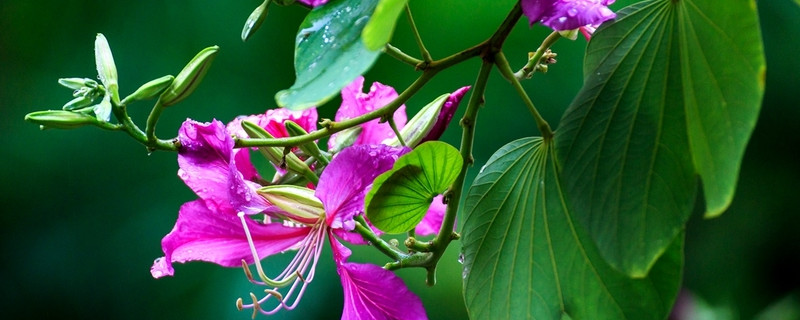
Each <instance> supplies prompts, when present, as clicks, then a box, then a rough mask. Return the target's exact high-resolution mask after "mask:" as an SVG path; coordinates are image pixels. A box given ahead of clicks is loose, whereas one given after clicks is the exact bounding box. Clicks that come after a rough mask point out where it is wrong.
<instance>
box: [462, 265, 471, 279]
mask: <svg viewBox="0 0 800 320" xmlns="http://www.w3.org/2000/svg"><path fill="white" fill-rule="evenodd" d="M467 277H469V268H466V267H465V268H464V270H462V271H461V278H462V279H466V278H467Z"/></svg>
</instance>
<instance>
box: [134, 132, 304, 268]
mask: <svg viewBox="0 0 800 320" xmlns="http://www.w3.org/2000/svg"><path fill="white" fill-rule="evenodd" d="M178 138H179V139H180V142H181V150H180V151H179V152H178V165H179V167H180V169H179V170H178V176H180V178H181V179H183V181H184V182H185V183H186V185H187V186H189V188H191V189H192V190H193V191H194V192H195V193H196V194H197V196H198V197H199V198H200V199H198V200H194V201H191V202H187V203H185V204H184V205H183V206H181V208H180V211H179V213H178V220H177V222H176V223H175V227H174V228H173V229H172V231H171V232H170V233H169V234H167V235H166V236H165V237H164V239H162V241H161V246H162V249H163V251H164V257H161V258H158V259H156V260H155V262H154V263H153V267H152V268H151V269H150V272H151V274H152V275H153V277H155V278H160V277H163V276H171V275H173V273H174V269H173V267H172V264H173V263H175V262H178V263H183V262H187V261H207V262H213V263H216V264H219V265H221V266H226V267H237V266H240V265H241V261H242V259H244V260H245V261H247V262H249V263H252V262H253V259H252V255H251V246H253V245H251V244H250V242H249V240H252V242H253V243H254V246H255V248H256V250H257V251H258V253H259V254H262V255H270V254H274V253H277V252H282V251H285V250H289V249H293V248H296V247H297V246H298V243H300V241H301V240H302V239H303V238H304V237H305V234H306V233H307V230H306V229H307V228H295V227H286V226H283V225H281V224H280V223H261V224H259V223H256V222H255V221H250V222H249V223H248V227H249V228H250V230H251V234H252V236H251V237H248V236H247V235H245V232H244V230H242V227H241V223H240V221H239V218H238V217H237V213H238V212H243V213H245V214H248V215H249V214H256V213H261V212H278V211H279V209H278V208H277V207H275V206H273V205H271V204H270V203H268V202H267V201H266V200H265V199H264V198H262V197H261V196H260V195H258V194H257V193H256V189H258V188H259V187H261V186H260V185H259V184H257V183H254V182H252V181H249V180H250V179H252V178H253V177H254V174H253V172H255V170H252V172H250V171H249V170H240V168H241V167H247V166H252V164H249V162H248V163H237V161H238V160H237V159H235V157H234V152H233V139H232V137H231V135H230V133H229V132H228V130H226V129H225V126H224V125H223V124H222V123H221V122H219V121H216V120H214V121H213V122H211V123H198V122H195V121H192V120H187V121H186V122H184V123H183V125H182V126H181V129H180V131H179V134H178Z"/></svg>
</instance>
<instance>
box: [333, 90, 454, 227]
mask: <svg viewBox="0 0 800 320" xmlns="http://www.w3.org/2000/svg"><path fill="white" fill-rule="evenodd" d="M363 87H364V77H362V76H359V77H358V78H356V79H355V80H353V82H352V83H350V84H349V85H347V86H346V87H345V88H344V89H342V105H341V106H340V107H339V110H338V111H337V112H336V121H342V120H347V119H352V118H355V117H358V116H361V115H363V114H366V113H368V112H370V111H373V110H377V109H380V108H382V107H384V106H386V105H387V104H388V103H390V102H391V101H392V100H394V99H396V98H397V91H395V90H394V88H392V87H391V86H387V85H384V84H382V83H380V82H374V83H372V86H371V87H370V90H369V92H367V93H364V92H363ZM469 89H470V86H465V87H461V88H459V89H457V90H456V91H454V92H453V93H451V94H450V95H449V96H448V97H447V99H446V100H445V102H444V104H443V105H442V108H441V111H440V112H439V114H438V117H437V118H436V119H435V122H434V123H433V125H432V126H431V129H430V130H429V131H428V132H427V134H426V135H425V136H424V138H422V139H421V141H420V143H422V142H425V141H430V140H437V139H439V137H441V136H442V134H443V133H444V131H445V129H447V126H448V124H449V123H450V120H452V118H453V115H454V114H455V112H456V110H457V109H458V104H459V103H460V102H461V100H462V99H463V98H464V95H465V94H466V93H467V91H469ZM406 119H407V117H406V111H405V105H402V106H400V107H399V108H398V109H397V110H396V111H395V113H394V121H395V124H396V125H397V127H398V130H402V129H403V126H405V124H406ZM348 130H351V131H350V132H343V133H339V134H334V135H333V136H331V138H330V139H329V140H328V146H329V149H330V150H337V149H340V148H344V147H346V146H349V145H364V144H382V143H386V141H388V140H391V139H393V138H395V137H396V134H395V132H394V131H393V130H392V128H391V126H390V125H389V124H388V123H380V122H379V119H375V120H372V121H369V122H366V123H364V124H362V125H360V126H358V127H355V128H353V129H348ZM352 130H356V131H352ZM340 135H348V137H347V139H342V138H340V137H341V136H340ZM343 140H350V141H343ZM395 140H396V139H395ZM340 144H344V145H340ZM446 209H447V206H446V205H445V204H443V203H442V197H441V196H438V197H435V198H434V199H433V202H432V204H431V207H430V208H429V209H428V213H427V214H426V215H425V218H424V219H423V221H422V222H421V223H420V224H419V225H417V227H416V228H415V230H414V231H415V234H416V235H418V236H427V235H431V234H434V233H437V232H438V231H439V227H440V226H441V222H442V219H443V217H444V213H445V210H446Z"/></svg>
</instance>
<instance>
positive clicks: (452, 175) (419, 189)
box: [364, 141, 463, 233]
mask: <svg viewBox="0 0 800 320" xmlns="http://www.w3.org/2000/svg"><path fill="white" fill-rule="evenodd" d="M462 164H463V159H461V154H460V153H459V152H458V150H456V148H453V147H452V146H450V145H449V144H447V143H444V142H440V141H429V142H426V143H423V144H421V145H419V146H418V147H417V148H416V149H414V150H413V151H411V152H409V153H407V154H405V155H403V156H402V157H400V158H399V159H397V162H395V163H394V167H392V169H391V170H389V171H386V172H384V173H383V174H381V175H379V176H378V177H377V178H375V181H374V182H373V183H372V189H370V191H369V192H368V193H367V195H366V197H365V198H364V203H365V204H364V207H365V208H366V213H367V217H368V218H369V220H370V221H371V222H372V224H374V225H375V226H376V227H377V228H378V229H380V230H382V231H383V232H386V233H402V232H406V231H409V230H411V229H414V227H416V226H417V224H419V222H420V221H422V218H423V217H425V213H427V212H428V207H430V204H431V201H433V198H434V197H435V196H437V195H439V194H441V193H444V192H445V191H446V190H447V188H449V187H450V185H451V184H453V181H455V180H456V177H457V176H458V174H459V173H460V172H461V166H462Z"/></svg>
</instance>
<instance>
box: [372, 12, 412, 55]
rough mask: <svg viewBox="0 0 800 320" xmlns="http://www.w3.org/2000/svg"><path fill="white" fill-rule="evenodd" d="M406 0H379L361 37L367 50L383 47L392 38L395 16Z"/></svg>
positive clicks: (398, 14) (398, 15)
mask: <svg viewBox="0 0 800 320" xmlns="http://www.w3.org/2000/svg"><path fill="white" fill-rule="evenodd" d="M407 3H408V0H379V1H378V6H377V7H376V8H375V13H374V14H373V15H372V18H370V19H369V22H367V26H366V27H364V31H363V32H362V33H361V37H362V38H363V39H364V44H365V45H366V46H367V49H369V50H378V49H381V48H383V46H384V45H386V43H388V42H389V40H391V39H392V33H394V27H395V26H396V25H397V18H398V17H400V13H401V12H403V8H405V6H406V4H407Z"/></svg>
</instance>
